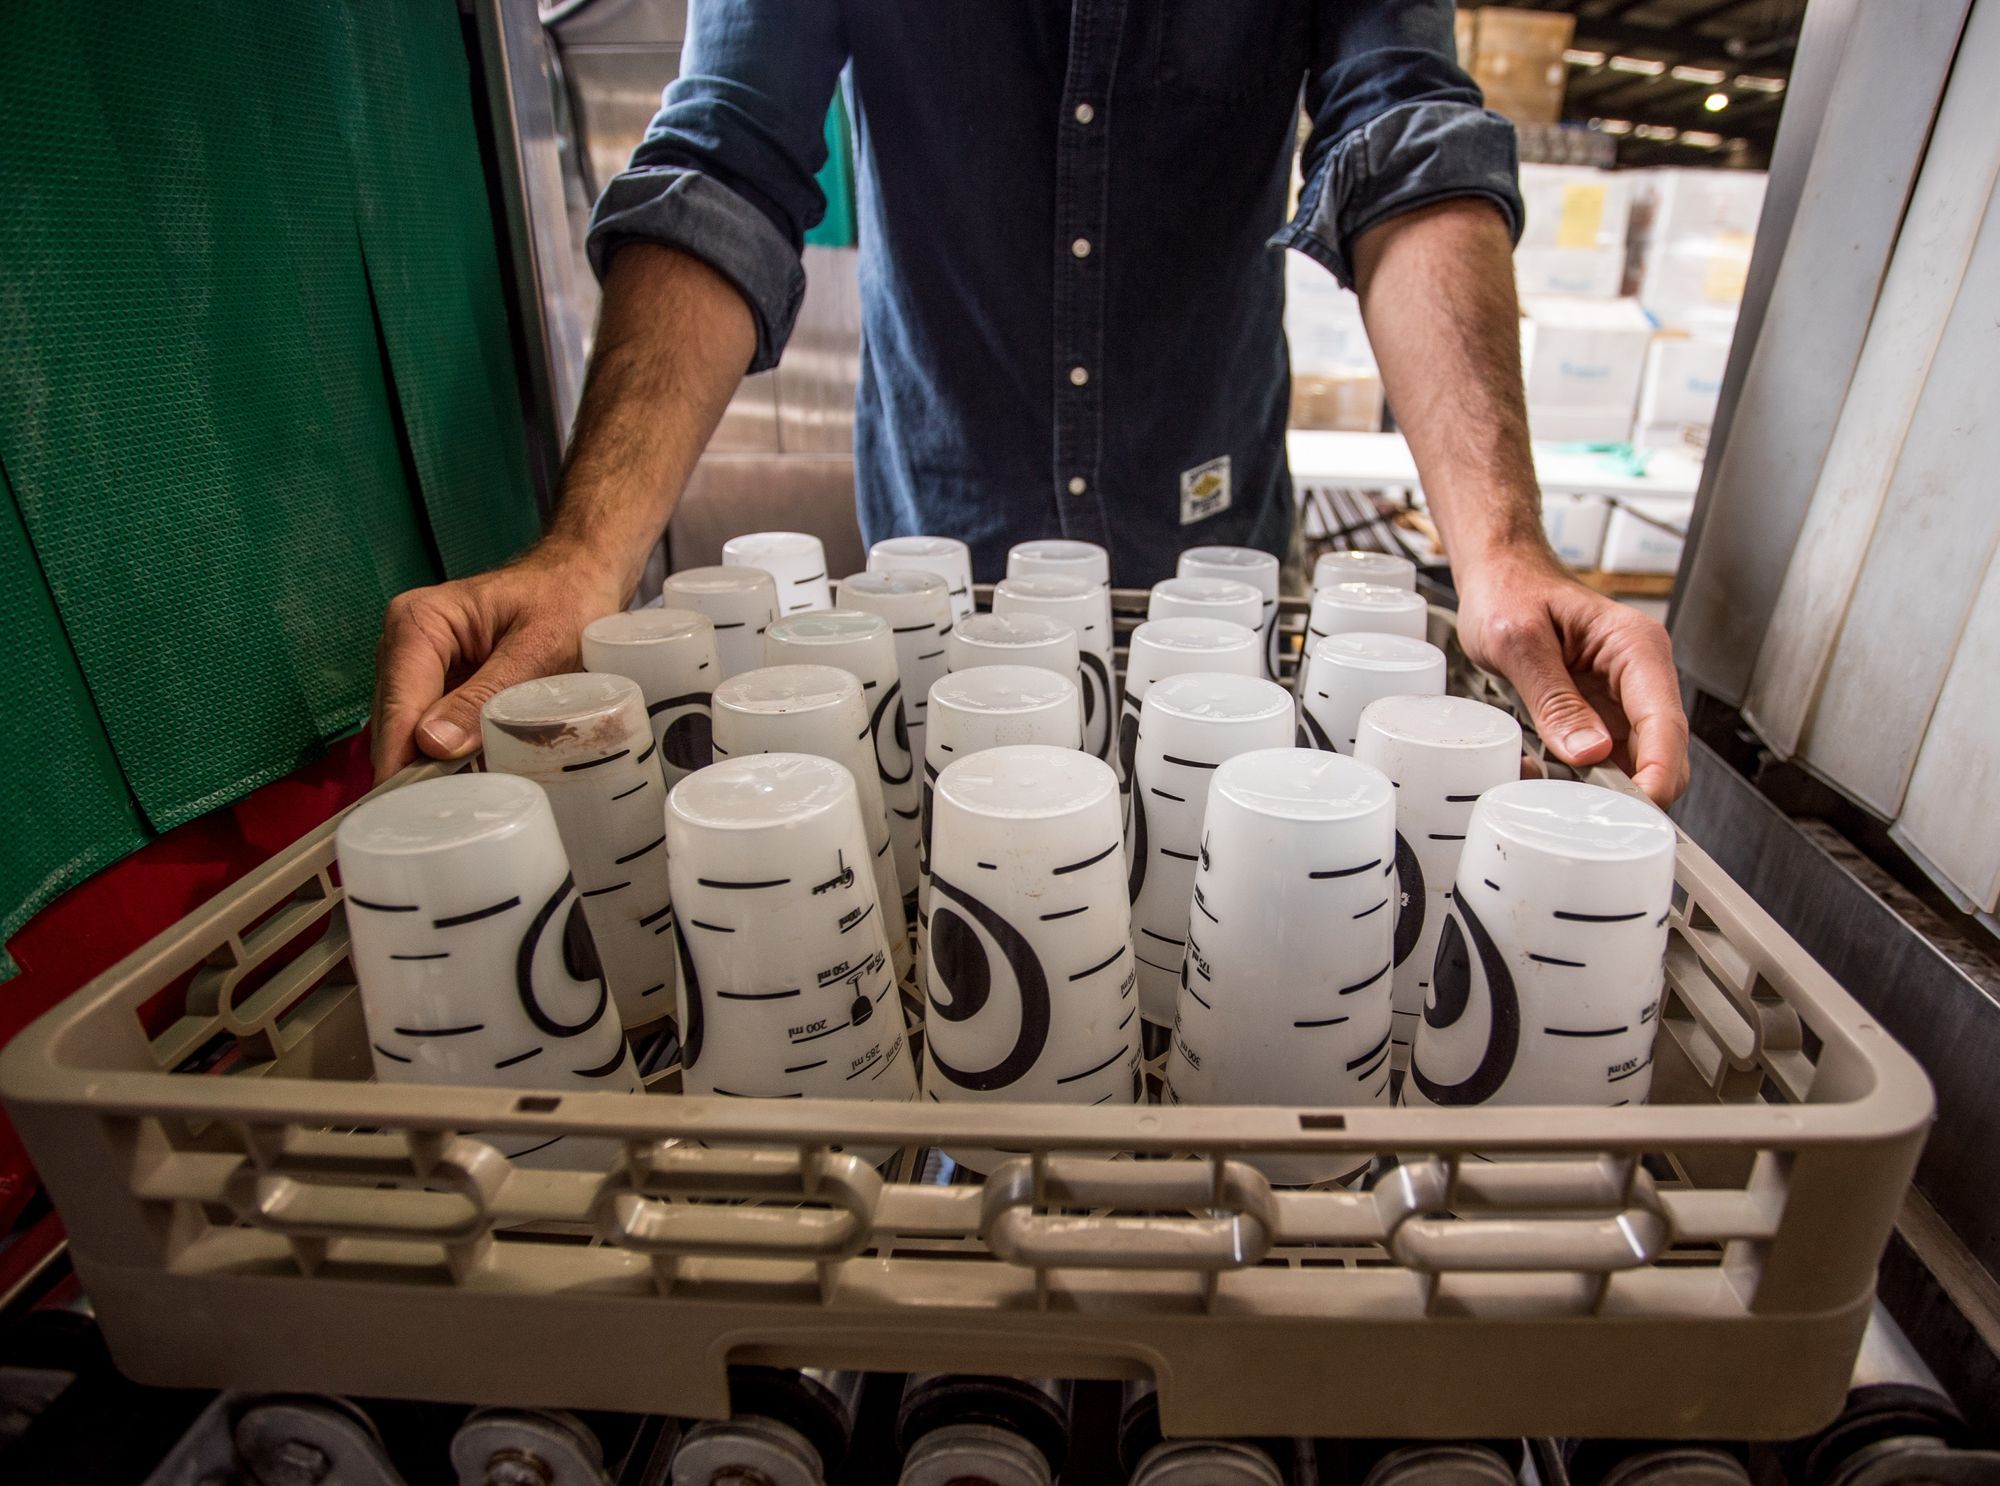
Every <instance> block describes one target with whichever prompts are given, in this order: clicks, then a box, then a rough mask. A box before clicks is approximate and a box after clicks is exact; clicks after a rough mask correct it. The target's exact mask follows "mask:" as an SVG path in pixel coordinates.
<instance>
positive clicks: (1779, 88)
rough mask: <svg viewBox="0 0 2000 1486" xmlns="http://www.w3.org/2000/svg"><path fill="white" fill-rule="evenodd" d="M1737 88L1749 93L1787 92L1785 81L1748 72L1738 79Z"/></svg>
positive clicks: (1780, 78)
mask: <svg viewBox="0 0 2000 1486" xmlns="http://www.w3.org/2000/svg"><path fill="white" fill-rule="evenodd" d="M1736 86H1737V87H1739V88H1741V89H1743V90H1744V91H1745V92H1748V93H1782V92H1784V91H1785V80H1784V79H1783V78H1782V77H1760V76H1758V75H1756V74H1755V73H1749V72H1746V73H1744V74H1742V75H1741V76H1739V77H1738V78H1737V79H1736Z"/></svg>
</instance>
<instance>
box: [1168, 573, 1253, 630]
mask: <svg viewBox="0 0 2000 1486" xmlns="http://www.w3.org/2000/svg"><path fill="white" fill-rule="evenodd" d="M1146 617H1147V618H1148V619H1226V620H1228V621H1229V622H1230V623H1231V624H1240V625H1242V626H1243V627H1244V628H1245V629H1247V630H1255V631H1256V632H1257V633H1258V634H1259V635H1262V634H1263V633H1264V599H1263V596H1262V595H1261V594H1259V593H1258V592H1257V590H1256V589H1254V588H1252V587H1251V586H1250V585H1249V584H1248V583H1239V582H1237V581H1236V580H1235V579H1234V578H1162V579H1161V580H1160V581H1159V582H1157V583H1155V584H1154V585H1153V590H1152V593H1151V595H1150V596H1149V597H1148V599H1147V601H1146Z"/></svg>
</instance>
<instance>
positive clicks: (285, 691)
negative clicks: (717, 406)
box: [0, 0, 536, 972]
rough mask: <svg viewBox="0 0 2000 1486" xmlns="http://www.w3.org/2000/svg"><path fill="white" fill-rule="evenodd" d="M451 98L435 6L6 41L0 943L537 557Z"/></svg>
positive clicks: (274, 772) (506, 361)
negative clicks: (398, 637)
mask: <svg viewBox="0 0 2000 1486" xmlns="http://www.w3.org/2000/svg"><path fill="white" fill-rule="evenodd" d="M471 89H472V80H471V77H470V75H469V70H468V67H467V64H466V56H465V41H464V38H463V36H462V34H461V31H460V19H459V15H458V11H457V7H456V6H455V4H453V3H452V0H291V3H286V4H283V5H258V6H244V5H240V4H232V3H225V0H205V3H203V0H184V3H176V4H173V5H168V6H115V7H101V6H99V7H76V6H53V5H43V6H21V7H15V8H13V10H12V11H11V12H10V14H9V18H8V21H7V44H6V45H5V47H0V200H4V201H5V202H6V207H5V210H4V211H0V471H4V474H5V479H6V484H7V491H8V498H7V500H6V501H5V503H4V509H0V576H4V577H5V580H6V589H5V594H4V600H0V602H3V603H4V608H0V614H4V616H5V620H6V623H7V633H8V635H9V639H10V642H11V645H10V648H12V650H13V651H14V656H13V659H14V663H15V665H16V667H17V668H20V669H23V670H25V673H26V675H27V677H28V686H29V693H30V696H31V699H32V700H31V701H30V703H29V705H28V706H27V708H26V709H25V710H26V712H27V713H28V717H27V718H26V719H25V720H24V719H23V718H22V717H19V716H12V717H9V718H8V720H7V722H5V723H0V770H4V771H5V774H6V777H7V778H8V779H9V780H10V787H9V789H8V791H6V792H5V793H6V797H7V805H6V806H5V807H4V808H5V815H4V816H0V821H4V824H5V827H6V830H5V836H6V839H5V844H4V845H0V940H4V938H5V937H6V936H7V935H9V934H11V933H12V932H13V930H14V929H15V928H17V927H18V926H19V924H20V923H21V922H22V921H23V920H24V919H25V918H26V917H27V916H28V915H29V914H31V913H32V912H33V911H34V910H35V909H36V908H37V907H39V906H40V904H41V903H42V902H44V901H46V899H47V898H49V897H51V896H53V895H54V893H56V892H58V891H60V890H61V889H62V888H63V887H66V886H68V885H70V884H71V883H74V882H76V881H78V880H80V879H81V878H82V877H84V876H87V875H88V874H89V873H90V872H92V871H95V870H97V869H98V868H99V867H102V866H103V865H105V864H106V863H108V862H110V861H112V860H115V859H116V858H117V857H118V856H119V855H121V854H123V853H124V852H126V851H129V850H131V849H133V848H134V847H135V846H137V845H139V844H141V843H142V842H143V841H144V840H145V839H147V837H148V835H149V833H151V832H158V831H163V830H166V829H168V828H170V827H172V826H174V825H177V824H179V823H181V822H182V821H185V820H188V819H191V818H192V817H194V816H196V815H199V814H202V813H204V812H206V811H208V810H210V809H213V808H215V807H217V806H219V805H222V804H225V803H227V802H229V801H231V800H234V799H236V798H238V797H240V796H241V795H243V794H244V793H246V792H247V791H249V790H251V789H253V788H255V787H256V786H257V785H259V784H262V783H264V782H266V781H268V780H270V779H273V778H277V777H279V776H281V775H283V774H286V773H288V772H290V771H291V770H293V769H295V768H297V767H298V766H299V765H300V764H301V763H303V762H305V761H306V760H308V759H310V758H312V757H313V756H315V755H316V754H317V752H318V751H319V750H320V749H322V748H323V747H324V746H325V744H326V743H327V742H329V741H330V740H331V739H333V738H335V737H337V736H339V735H340V734H342V733H344V732H346V731H348V730H350V729H352V728H353V727H354V726H355V725H357V724H358V723H359V722H360V721H362V719H363V718H364V717H365V715H366V712H367V707H368V702H369V696H370V692H371V689H372V684H373V651H374V641H375V635H376V631H377V628H378V626H379V623H380V618H381V612H382V607H383V605H384V604H385V603H386V602H387V601H388V599H389V598H390V597H391V596H392V595H394V594H395V593H397V592H399V591H400V590H402V589H404V588H407V587H411V586H413V585H417V584H422V583H430V582H435V581H437V580H438V579H439V578H440V577H442V576H446V575H457V574H461V573H466V572H470V571H474V570H477V569H479V568H482V567H486V566H489V565H491V564H492V563H495V562H497V561H500V560H503V559H504V558H506V557H507V556H509V555H510V554H512V553H513V552H515V551H518V550H519V549H520V548H521V547H522V546H524V545H525V544H526V543H527V542H529V541H530V540H532V539H533V537H534V535H535V531H536V518H535V509H534V501H533V493H532V490H531V488H530V484H529V480H528V475H527V468H528V466H527V458H526V442H525V436H524V433H523V428H522V423H521V412H520V400H519V392H518V388H517V385H516V380H515V375H514V367H513V359H512V352H511V350H510V345H509V339H508V330H507V321H506V308H505V300H504V298H503V295H502V292H501V282H500V274H499V266H498V262H497V258H496V254H495V248H494V241H493V233H494V227H493V216H492V208H491V203H490V202H489V200H488V197H487V190H486V183H485V178H484V175H483V172H482V169H481V165H480V158H479V142H478V138H477V135H476V132H475V126H474V122H473V113H472V93H471ZM52 754H54V755H59V756H60V758H61V759H62V760H63V761H64V762H63V767H64V769H65V770H66V771H67V772H64V773H54V774H52V773H49V772H47V771H46V770H45V769H44V767H43V766H44V765H45V764H46V762H47V760H48V759H49V758H50V757H51V755H52ZM4 969H5V967H4V965H0V972H4Z"/></svg>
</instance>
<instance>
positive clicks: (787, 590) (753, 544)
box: [722, 531, 833, 617]
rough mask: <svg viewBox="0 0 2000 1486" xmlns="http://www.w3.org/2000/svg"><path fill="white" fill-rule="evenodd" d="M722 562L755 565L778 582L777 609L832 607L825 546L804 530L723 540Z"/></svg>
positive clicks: (795, 611)
mask: <svg viewBox="0 0 2000 1486" xmlns="http://www.w3.org/2000/svg"><path fill="white" fill-rule="evenodd" d="M722 565H723V566H724V567H728V568H756V569H758V570H759V571H761V572H766V573H769V574H770V575H771V577H772V579H773V580H774V581H775V582H776V583H777V585H778V613H779V615H780V617H783V616H784V615H787V614H803V613H806V612H807V611H808V610H811V609H831V608H832V607H833V586H832V584H830V583H829V582H827V576H826V549H825V548H824V547H822V546H821V545H820V540H819V538H818V537H815V536H808V535H807V534H806V533H805V532H802V531H753V532H750V533H748V534H747V535H744V536H740V537H731V538H730V539H729V540H728V541H726V542H724V543H723V544H722Z"/></svg>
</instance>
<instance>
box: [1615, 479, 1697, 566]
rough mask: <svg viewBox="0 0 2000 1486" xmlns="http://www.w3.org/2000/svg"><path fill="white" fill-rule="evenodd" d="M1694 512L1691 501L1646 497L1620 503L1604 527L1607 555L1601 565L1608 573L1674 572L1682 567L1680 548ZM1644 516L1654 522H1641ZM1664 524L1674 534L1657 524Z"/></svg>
mask: <svg viewBox="0 0 2000 1486" xmlns="http://www.w3.org/2000/svg"><path fill="white" fill-rule="evenodd" d="M1620 507H1623V508H1628V509H1620ZM1693 512H1694V505H1693V502H1691V501H1684V500H1667V499H1662V498H1659V497H1651V498H1648V497H1644V496H1641V497H1637V498H1623V499H1621V500H1620V502H1619V507H1614V508H1613V509H1612V512H1611V519H1610V520H1608V521H1607V522H1605V524H1604V553H1603V556H1602V557H1601V558H1600V559H1599V563H1598V565H1599V566H1600V567H1602V568H1603V569H1604V571H1605V572H1607V573H1671V572H1674V571H1675V570H1676V569H1678V568H1679V567H1680V565H1681V547H1682V546H1683V545H1684V544H1685V541H1686V536H1685V533H1686V531H1687V525H1688V518H1689V517H1690V516H1691V515H1692V514H1693ZM1635 513H1637V514H1635ZM1645 516H1650V517H1651V518H1653V519H1652V520H1650V521H1647V520H1643V519H1641V518H1642V517H1645ZM1662 522H1663V523H1665V524H1666V526H1669V527H1672V528H1673V530H1671V531H1669V530H1666V529H1665V528H1664V527H1662V526H1661V525H1658V524H1656V523H1662Z"/></svg>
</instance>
